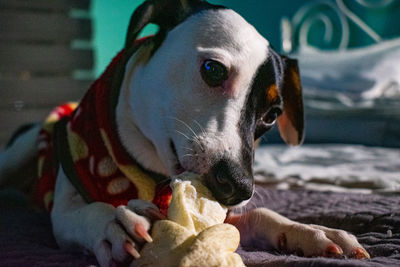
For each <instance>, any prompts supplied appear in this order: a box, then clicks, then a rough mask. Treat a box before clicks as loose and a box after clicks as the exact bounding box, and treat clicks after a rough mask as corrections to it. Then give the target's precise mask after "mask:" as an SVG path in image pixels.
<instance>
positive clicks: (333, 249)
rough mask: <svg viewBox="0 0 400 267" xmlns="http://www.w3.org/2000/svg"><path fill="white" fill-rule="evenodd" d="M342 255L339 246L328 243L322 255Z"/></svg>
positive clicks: (331, 256) (329, 256)
mask: <svg viewBox="0 0 400 267" xmlns="http://www.w3.org/2000/svg"><path fill="white" fill-rule="evenodd" d="M342 255H343V250H342V249H341V248H340V247H339V246H336V245H334V244H331V245H329V246H328V247H327V248H326V250H325V252H324V254H323V256H324V257H328V258H335V257H338V256H342Z"/></svg>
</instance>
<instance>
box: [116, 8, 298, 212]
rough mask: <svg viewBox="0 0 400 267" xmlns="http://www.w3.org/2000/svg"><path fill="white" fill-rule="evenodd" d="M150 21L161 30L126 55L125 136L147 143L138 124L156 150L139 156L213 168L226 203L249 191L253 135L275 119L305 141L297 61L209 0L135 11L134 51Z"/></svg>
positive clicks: (211, 175)
mask: <svg viewBox="0 0 400 267" xmlns="http://www.w3.org/2000/svg"><path fill="white" fill-rule="evenodd" d="M148 23H154V24H157V25H158V26H159V31H158V33H157V34H156V35H155V36H154V37H152V38H151V39H149V40H148V41H146V42H145V43H144V44H143V45H142V46H141V47H140V48H139V49H138V50H137V51H136V52H135V53H134V54H133V55H132V57H131V58H130V60H129V62H128V63H127V65H126V71H125V76H124V82H123V86H122V89H121V90H122V92H121V95H120V100H119V102H120V103H119V104H118V105H119V107H118V109H119V112H118V114H119V115H117V120H118V122H119V124H120V125H119V131H120V135H121V138H122V139H124V145H125V146H126V147H127V150H128V151H130V152H131V153H133V154H135V153H136V154H137V153H141V152H138V151H136V152H135V149H137V147H138V146H137V145H135V144H134V143H133V142H130V141H129V140H128V139H129V129H130V128H129V127H128V125H129V124H132V125H135V127H136V128H137V129H136V130H138V131H140V132H141V134H142V135H143V136H144V137H145V139H146V140H145V141H143V142H148V143H149V144H151V145H150V146H148V147H147V149H148V148H149V147H151V148H152V149H153V150H154V155H156V156H155V157H152V156H151V155H150V154H149V157H148V159H145V158H143V157H141V159H140V162H141V163H143V164H144V165H145V166H146V167H148V168H152V164H154V166H155V165H157V164H158V161H160V162H161V165H163V168H164V169H165V171H164V173H167V174H169V175H175V174H178V173H180V172H182V171H183V170H188V171H191V172H195V173H199V174H205V176H204V177H206V178H205V180H206V184H207V185H208V187H209V188H210V190H211V191H212V192H213V194H214V196H215V198H216V199H217V200H218V201H220V202H221V203H223V204H225V205H236V204H238V203H241V202H242V201H245V200H248V199H250V197H251V196H252V193H253V187H254V179H253V173H252V163H253V157H254V147H255V140H257V139H258V138H259V137H261V136H262V135H263V134H264V133H265V132H266V131H268V130H269V129H270V128H271V127H273V125H274V124H275V122H277V124H278V127H279V131H280V134H281V136H282V138H283V139H284V140H285V141H286V142H287V143H289V144H291V145H297V144H299V143H301V142H302V139H303V105H302V95H301V85H300V79H299V73H298V69H297V62H296V61H295V60H292V59H289V58H287V57H283V56H280V55H279V54H277V53H276V52H275V51H274V50H273V49H272V48H271V47H270V46H269V43H268V41H267V40H266V39H264V38H263V37H262V36H261V35H260V34H259V33H258V32H257V31H256V30H255V29H254V27H252V26H251V25H250V24H249V23H247V22H246V21H245V20H244V19H243V18H242V17H241V16H240V15H238V14H237V13H235V12H234V11H232V10H230V9H227V8H224V7H221V6H214V5H211V4H209V3H207V2H205V1H201V0H147V1H146V2H144V3H143V4H142V5H141V6H140V7H139V8H138V9H137V10H136V11H135V12H134V14H133V16H132V19H131V23H130V27H129V31H128V38H127V41H126V47H125V49H126V50H127V51H129V49H131V47H132V45H133V43H134V40H135V39H136V38H137V36H138V34H139V32H140V31H141V29H143V28H144V26H146V25H147V24H148ZM154 170H156V171H157V169H156V168H154ZM158 171H160V168H158Z"/></svg>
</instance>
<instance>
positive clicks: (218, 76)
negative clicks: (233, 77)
mask: <svg viewBox="0 0 400 267" xmlns="http://www.w3.org/2000/svg"><path fill="white" fill-rule="evenodd" d="M200 72H201V77H202V78H203V80H204V81H205V82H206V83H207V84H208V85H209V86H211V87H217V86H221V85H222V84H223V82H224V81H226V79H228V70H227V69H226V67H225V66H224V65H223V64H221V63H220V62H218V61H215V60H211V59H209V60H206V61H204V63H203V65H202V66H201V70H200Z"/></svg>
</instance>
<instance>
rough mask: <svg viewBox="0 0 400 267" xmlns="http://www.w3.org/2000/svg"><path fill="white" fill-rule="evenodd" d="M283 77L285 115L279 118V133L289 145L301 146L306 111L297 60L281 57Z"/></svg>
mask: <svg viewBox="0 0 400 267" xmlns="http://www.w3.org/2000/svg"><path fill="white" fill-rule="evenodd" d="M281 59H282V67H283V73H282V75H283V77H282V80H281V95H282V100H283V114H282V115H281V116H280V117H278V120H277V122H278V128H279V133H280V135H281V137H282V138H283V140H284V141H285V142H286V143H287V144H289V145H299V144H301V143H302V142H303V138H304V111H303V99H302V89H301V83H300V74H299V68H298V65H297V60H294V59H291V58H288V57H286V56H281Z"/></svg>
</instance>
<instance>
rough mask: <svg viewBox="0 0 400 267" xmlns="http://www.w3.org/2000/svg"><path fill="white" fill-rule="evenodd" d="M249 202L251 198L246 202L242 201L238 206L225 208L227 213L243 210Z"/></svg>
mask: <svg viewBox="0 0 400 267" xmlns="http://www.w3.org/2000/svg"><path fill="white" fill-rule="evenodd" d="M250 200H251V198H249V199H248V200H243V201H242V202H240V203H239V204H236V205H233V206H226V207H227V208H228V210H229V211H232V210H235V209H240V208H243V207H244V206H246V205H247V204H248V203H249V202H250Z"/></svg>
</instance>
